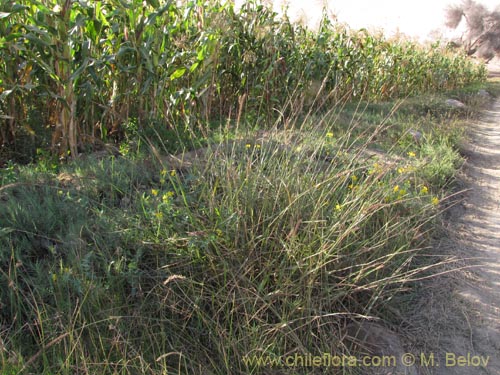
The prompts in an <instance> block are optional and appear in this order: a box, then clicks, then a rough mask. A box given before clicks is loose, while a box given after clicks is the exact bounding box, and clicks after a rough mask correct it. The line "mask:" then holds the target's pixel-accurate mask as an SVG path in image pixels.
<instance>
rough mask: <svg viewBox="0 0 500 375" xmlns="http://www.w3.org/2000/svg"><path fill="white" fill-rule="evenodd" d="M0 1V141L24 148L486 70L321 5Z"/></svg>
mask: <svg viewBox="0 0 500 375" xmlns="http://www.w3.org/2000/svg"><path fill="white" fill-rule="evenodd" d="M0 12H1V15H2V16H1V17H0V56H1V59H0V66H1V69H0V121H1V122H0V143H2V144H5V145H9V147H8V148H6V150H7V151H9V155H6V156H4V158H5V159H8V158H12V157H14V158H16V159H18V160H21V161H24V162H26V161H30V159H31V158H33V157H34V150H36V149H37V148H42V149H45V150H46V149H51V150H52V151H53V152H54V153H55V154H57V155H59V156H60V157H64V158H66V157H68V155H73V156H76V154H78V153H79V152H84V151H86V150H88V149H92V147H95V146H96V144H99V142H101V141H105V142H108V141H110V140H121V139H123V138H125V137H127V135H129V134H127V133H128V132H129V130H130V128H129V127H128V126H127V125H128V124H131V123H133V124H136V125H137V127H138V128H139V129H145V128H150V127H153V128H155V130H157V131H164V130H175V131H178V132H180V133H182V134H185V137H186V138H189V137H198V136H200V135H203V136H206V135H207V132H208V131H209V129H210V128H211V125H212V124H213V123H214V122H220V121H226V119H227V118H230V119H233V120H237V121H239V120H240V119H242V118H246V117H248V118H253V119H254V120H255V119H258V120H260V119H266V120H267V121H270V120H275V119H276V118H279V117H287V116H289V115H290V114H294V113H296V112H297V111H298V110H300V108H301V107H302V106H304V105H305V106H306V107H307V106H310V105H312V104H316V105H320V104H325V103H336V102H338V100H340V99H342V100H350V99H357V98H367V99H370V100H383V99H388V98H396V97H404V96H407V95H417V94H420V93H423V92H428V91H435V90H444V89H451V88H456V87H460V86H462V85H464V84H468V83H471V82H475V81H481V80H483V79H484V78H485V70H484V67H481V66H479V65H476V64H474V63H472V62H471V61H470V60H468V59H467V58H466V56H464V55H460V54H456V53H452V52H450V51H447V50H446V48H444V47H442V46H440V45H439V44H438V43H436V44H434V45H433V46H430V47H423V46H419V45H417V44H415V43H412V42H408V41H403V40H399V41H389V40H385V39H384V38H383V37H379V36H373V35H370V34H368V33H367V32H364V31H360V32H354V31H350V30H348V29H346V28H345V27H343V26H341V25H338V24H336V23H333V22H332V21H330V20H329V19H328V18H327V17H326V16H325V18H324V20H323V22H322V24H321V27H320V29H319V30H318V31H317V32H312V31H311V30H308V29H306V28H304V27H302V26H300V25H296V24H293V23H291V22H290V21H289V20H288V19H287V18H286V17H285V18H278V16H277V14H276V13H274V12H272V11H271V10H270V9H268V8H266V7H265V6H263V5H259V4H257V3H255V2H249V3H247V4H245V5H244V6H242V8H241V9H240V10H239V11H238V12H236V11H235V9H234V8H233V6H232V5H231V4H227V3H219V2H217V1H202V0H198V1H189V2H182V4H181V3H179V2H174V1H165V0H155V1H138V0H134V1H128V2H122V1H117V0H106V1H98V2H82V1H78V2H74V1H69V0H67V1H66V0H65V1H63V0H40V1H34V0H22V1H16V2H13V1H3V2H2V3H1V5H0ZM318 94H321V95H320V96H321V97H322V100H321V101H318V100H314V98H316V97H317V96H318ZM271 122H272V121H271ZM7 151H5V153H7Z"/></svg>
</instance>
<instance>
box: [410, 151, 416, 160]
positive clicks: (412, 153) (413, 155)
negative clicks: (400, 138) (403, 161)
mask: <svg viewBox="0 0 500 375" xmlns="http://www.w3.org/2000/svg"><path fill="white" fill-rule="evenodd" d="M408 156H409V157H410V158H414V157H415V156H417V155H416V154H415V153H414V152H413V151H410V152H408Z"/></svg>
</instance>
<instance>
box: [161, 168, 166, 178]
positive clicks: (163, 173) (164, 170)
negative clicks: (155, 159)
mask: <svg viewBox="0 0 500 375" xmlns="http://www.w3.org/2000/svg"><path fill="white" fill-rule="evenodd" d="M160 174H161V175H162V176H163V177H165V176H166V175H167V170H166V169H165V168H163V169H162V170H161V172H160Z"/></svg>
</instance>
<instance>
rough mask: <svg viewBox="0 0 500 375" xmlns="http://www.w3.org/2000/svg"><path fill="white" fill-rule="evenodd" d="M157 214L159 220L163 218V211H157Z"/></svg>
mask: <svg viewBox="0 0 500 375" xmlns="http://www.w3.org/2000/svg"><path fill="white" fill-rule="evenodd" d="M155 216H156V218H157V219H158V220H161V219H163V212H157V213H155Z"/></svg>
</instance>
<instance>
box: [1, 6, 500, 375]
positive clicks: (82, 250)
mask: <svg viewBox="0 0 500 375" xmlns="http://www.w3.org/2000/svg"><path fill="white" fill-rule="evenodd" d="M1 6H2V7H4V8H2V9H0V12H2V13H0V32H1V33H0V37H1V39H0V53H1V54H2V55H3V57H4V58H3V60H0V64H3V67H4V68H5V69H2V70H0V74H3V76H2V77H1V78H0V79H1V82H0V90H2V93H1V94H0V111H2V112H0V113H1V114H2V120H4V122H3V124H2V128H1V129H2V133H1V136H2V141H3V142H8V143H9V144H8V145H6V146H5V147H4V150H3V151H2V152H3V153H4V160H5V161H4V163H3V164H4V165H3V167H2V168H1V169H0V374H2V375H3V374H11V373H12V374H17V373H26V374H28V373H37V374H45V375H49V374H68V375H69V374H75V373H82V374H85V375H87V374H89V375H90V374H97V375H101V374H120V375H121V374H123V375H125V374H127V375H128V374H151V375H160V374H269V373H271V371H274V370H271V369H270V368H269V367H265V366H259V365H258V364H257V363H252V361H249V360H248V358H250V357H251V356H253V355H256V356H258V357H260V356H262V357H260V358H264V357H265V356H268V357H269V358H272V359H279V358H280V357H281V356H285V355H294V354H301V355H306V354H312V355H321V354H322V353H331V354H349V353H351V350H352V348H351V346H350V344H349V342H348V340H346V338H345V334H346V331H345V326H346V324H348V323H349V322H352V321H354V320H358V321H359V320H363V319H371V318H382V319H384V320H385V321H387V322H392V323H397V319H398V317H396V316H394V314H393V311H394V302H393V301H394V299H395V298H396V296H398V295H400V294H401V293H410V291H411V290H412V289H411V288H412V286H413V283H414V281H415V280H416V279H418V277H420V275H421V273H422V272H423V271H424V270H427V271H428V270H429V269H432V267H434V264H433V263H431V261H430V260H429V259H430V258H431V257H428V256H426V255H425V252H424V251H423V249H425V247H426V246H428V245H429V239H430V237H431V235H432V229H433V227H434V224H435V222H436V217H437V215H438V214H439V210H440V206H441V203H442V202H443V201H445V200H446V192H445V190H444V189H446V188H447V187H449V186H450V183H451V182H452V181H453V177H454V174H455V173H456V170H457V168H458V167H459V166H460V164H461V162H462V158H461V156H460V154H459V152H458V145H459V142H460V139H461V137H462V135H463V124H464V122H465V120H467V119H468V118H470V117H472V116H475V115H476V114H477V110H478V109H479V108H480V107H481V105H484V104H485V101H486V100H487V99H486V98H484V97H481V96H478V95H477V91H478V89H479V88H480V87H481V86H480V85H479V84H477V82H481V81H482V80H483V79H484V75H485V71H484V67H482V66H480V65H476V64H474V63H472V62H470V61H469V60H467V59H466V58H465V57H464V56H459V55H452V54H450V53H449V52H448V51H446V50H444V49H442V48H441V47H439V46H438V45H434V46H432V47H430V48H425V47H421V46H417V45H414V44H411V43H409V42H405V41H386V40H383V39H381V38H378V37H374V36H371V35H369V34H367V33H365V32H359V33H352V32H349V31H348V30H345V29H342V28H340V27H339V26H338V25H334V24H331V23H330V22H328V21H327V20H325V21H324V23H323V26H322V28H321V30H320V32H319V33H318V34H314V33H312V32H310V31H307V30H306V29H304V28H302V27H300V26H297V25H292V24H290V23H289V22H288V21H286V20H284V21H282V20H278V19H277V18H276V16H275V15H274V14H272V13H271V12H270V11H269V10H267V9H265V8H263V7H261V6H256V5H253V4H249V5H247V6H246V7H244V8H243V10H242V12H241V13H235V12H234V10H233V9H232V7H231V6H229V5H220V4H215V3H208V4H205V3H203V2H192V3H188V4H187V5H185V6H182V7H181V6H177V5H175V3H174V2H165V3H163V2H156V1H146V2H142V1H141V2H138V1H137V2H122V1H116V2H115V1H113V0H108V1H102V2H89V3H86V2H70V1H63V2H59V3H56V2H55V1H54V2H50V1H47V0H46V1H43V2H34V1H21V2H16V3H13V2H4V3H2V5H1ZM472 83H476V84H474V85H471V84H472ZM466 84H467V85H468V86H467V87H466V88H465V89H464V88H463V86H464V85H466ZM490 85H491V86H490V87H489V89H493V84H490ZM451 89H454V91H449V90H451ZM440 90H448V91H446V94H443V93H438V92H439V91H440ZM416 94H419V95H418V96H417V95H416ZM445 95H446V96H445ZM448 97H453V98H455V99H459V100H461V101H462V102H464V103H466V105H467V106H466V107H465V108H451V107H449V106H447V105H446V104H444V103H445V99H447V98H448ZM401 99H404V100H401ZM56 124H58V126H56ZM111 141H114V142H115V145H114V146H109V145H108V147H110V148H112V149H115V148H116V149H118V150H119V151H120V153H121V155H119V156H118V155H116V156H111V155H109V154H107V155H106V156H103V155H102V153H99V152H92V151H94V147H96V145H101V144H104V143H106V142H111ZM51 143H52V145H51ZM51 146H52V147H51ZM189 149H191V150H193V149H194V151H191V152H186V153H184V154H183V155H178V156H177V157H176V158H174V157H172V156H171V155H168V154H169V153H176V152H178V151H181V150H184V151H187V150H189ZM68 151H69V155H71V156H72V157H73V160H70V161H68V162H67V163H64V162H62V161H61V160H60V157H61V156H67V155H68ZM82 151H87V153H86V154H84V155H82V156H81V157H78V158H77V157H76V154H77V153H79V152H82ZM19 153H21V154H22V155H21V154H19ZM13 160H16V161H24V162H28V161H30V160H33V162H32V163H30V164H22V163H16V162H14V161H13ZM431 259H432V258H431ZM432 261H434V259H432ZM285 370H290V369H285ZM344 370H345V372H346V373H348V371H349V369H344ZM293 371H295V373H298V374H302V373H304V374H305V373H311V368H296V369H294V370H293ZM336 371H337V369H331V368H330V369H328V368H324V369H317V372H318V373H336Z"/></svg>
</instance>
